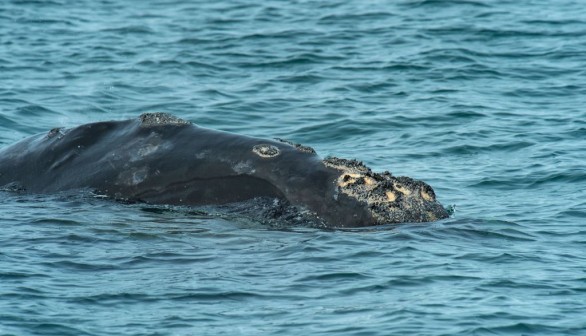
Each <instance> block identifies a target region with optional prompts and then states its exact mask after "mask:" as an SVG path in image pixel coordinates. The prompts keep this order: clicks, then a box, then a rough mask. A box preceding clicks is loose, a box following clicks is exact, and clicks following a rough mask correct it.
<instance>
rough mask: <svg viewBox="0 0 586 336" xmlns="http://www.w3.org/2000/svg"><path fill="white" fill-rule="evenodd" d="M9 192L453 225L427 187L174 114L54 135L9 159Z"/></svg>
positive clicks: (0, 155)
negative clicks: (259, 205) (88, 192)
mask: <svg viewBox="0 0 586 336" xmlns="http://www.w3.org/2000/svg"><path fill="white" fill-rule="evenodd" d="M0 186H4V189H5V190H7V189H18V190H20V191H21V192H29V193H54V192H59V191H69V190H76V189H83V188H90V189H93V190H95V191H96V192H97V193H99V194H101V195H106V196H109V197H112V198H114V199H119V200H127V201H136V202H145V203H150V204H174V205H193V206H199V205H223V204H233V203H238V202H246V201H249V200H252V199H256V198H265V199H273V200H278V201H279V202H281V203H284V204H287V205H290V206H291V207H294V208H295V209H297V210H298V211H299V212H300V213H304V214H308V215H309V216H311V217H312V218H313V219H314V221H315V223H318V224H319V225H320V226H325V227H332V228H335V227H361V226H372V225H380V224H391V223H405V222H430V221H435V220H439V219H443V218H447V217H448V212H447V211H446V209H444V207H443V206H442V205H441V204H440V203H439V202H438V201H437V200H436V196H435V193H434V191H433V189H432V188H431V187H430V186H429V185H428V184H426V183H424V182H422V181H418V180H415V179H412V178H409V177H402V176H401V177H395V176H393V175H392V174H390V173H388V172H384V173H375V172H373V171H372V170H371V169H369V168H368V167H366V166H365V165H364V164H362V163H361V162H358V161H355V160H346V159H339V158H334V157H329V158H326V159H323V160H322V159H321V158H320V157H319V156H317V154H316V153H315V151H314V150H313V149H312V148H310V147H306V146H301V145H297V144H293V143H290V142H288V141H284V140H264V139H259V138H253V137H248V136H243V135H237V134H232V133H228V132H222V131H217V130H211V129H206V128H202V127H198V126H195V125H192V124H191V123H189V122H187V121H184V120H182V119H179V118H177V117H174V116H172V115H170V114H166V113H145V114H142V115H141V116H140V117H139V118H136V119H131V120H124V121H107V122H98V123H92V124H86V125H81V126H78V127H74V128H70V129H53V130H51V131H49V132H48V133H42V134H38V135H35V136H32V137H29V138H26V139H24V140H22V141H20V142H17V143H15V144H13V145H11V146H9V147H6V148H4V149H2V150H0Z"/></svg>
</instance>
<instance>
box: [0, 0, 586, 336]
mask: <svg viewBox="0 0 586 336" xmlns="http://www.w3.org/2000/svg"><path fill="white" fill-rule="evenodd" d="M585 83H586V4H585V2H584V1H579V0H555V1H554V0H549V1H546V0H527V1H512V0H494V1H492V0H491V1H488V0H487V1H480V0H394V1H378V0H366V1H364V0H343V1H342V0H332V1H309V0H308V1H305V0H297V1H293V0H291V1H277V0H264V1H253V0H237V1H236V0H234V1H219V0H218V1H188V0H184V1H175V0H169V1H163V0H152V1H130V0H127V1H118V0H101V1H98V0H81V1H80V0H76V1H73V0H46V1H41V0H39V1H33V0H28V1H24V0H23V1H20V0H19V1H2V2H1V3H0V147H3V146H6V145H9V144H11V143H13V142H16V141H18V140H20V139H23V138H25V137H27V136H29V135H32V134H36V133H39V132H46V131H48V130H49V129H51V128H54V127H72V126H76V125H79V124H82V123H88V122H94V121H102V120H113V119H126V118H134V117H136V116H138V115H139V114H141V113H143V112H155V111H163V112H170V113H173V114H175V115H177V116H179V117H181V118H184V119H187V120H190V121H192V122H194V123H196V124H198V125H201V126H205V127H210V128H215V129H221V130H225V131H231V132H237V133H241V134H246V135H251V136H258V137H263V138H275V137H280V138H285V139H289V140H292V141H295V142H298V143H302V144H305V145H309V146H312V147H314V148H315V149H316V151H317V152H318V154H320V155H321V156H327V155H336V156H339V157H345V158H356V159H358V160H361V161H364V162H365V163H366V164H367V165H369V166H370V167H372V168H373V169H374V170H377V171H382V170H389V171H391V172H392V173H393V174H394V175H406V176H410V177H413V178H417V179H421V180H424V181H426V182H427V183H429V184H430V185H432V186H433V187H434V189H435V191H436V194H437V195H438V198H439V200H440V201H441V202H442V203H443V204H444V205H445V206H454V207H455V209H456V211H455V213H454V214H453V216H452V217H451V218H449V219H446V220H442V221H439V222H435V223H427V224H403V225H394V226H383V227H379V228H367V229H360V230H321V229H315V228H306V227H292V228H286V229H279V230H277V229H274V228H270V227H266V226H263V225H261V224H259V223H253V222H252V223H251V222H250V221H247V220H244V219H242V218H238V217H237V216H236V217H234V216H222V215H214V214H202V213H200V212H197V211H189V210H187V209H174V208H165V207H149V206H145V205H141V204H121V203H117V202H114V201H111V200H107V199H96V198H93V197H91V196H89V195H76V194H73V195H72V194H61V195H25V194H19V193H10V192H1V193H0V335H3V336H4V335H18V336H20V335H60V336H63V335H76V336H77V335H230V336H233V335H279V336H287V335H291V336H298V335H586V313H585V312H586V108H585V106H586V84H585Z"/></svg>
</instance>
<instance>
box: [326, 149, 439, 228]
mask: <svg viewBox="0 0 586 336" xmlns="http://www.w3.org/2000/svg"><path fill="white" fill-rule="evenodd" d="M323 162H324V164H325V165H326V166H327V167H330V168H333V169H336V170H338V171H340V176H339V177H338V179H337V181H336V183H337V189H338V191H339V192H341V193H343V194H346V195H347V196H350V197H352V198H354V199H356V200H358V201H360V202H363V203H364V204H365V205H366V206H367V207H368V208H369V209H370V211H371V214H372V215H373V217H374V218H375V219H376V220H377V221H378V222H380V223H399V222H427V221H433V220H437V219H440V218H445V217H447V213H446V211H445V209H444V208H443V207H442V206H441V204H439V203H438V202H437V201H436V199H435V194H434V192H433V189H432V188H431V187H430V186H429V185H427V184H425V183H424V182H422V181H417V180H414V179H411V178H408V177H404V176H401V177H395V176H392V175H391V174H390V173H389V172H384V173H382V174H379V173H374V172H372V171H371V170H370V169H369V168H368V167H366V166H365V165H364V164H362V162H358V161H356V160H345V159H338V158H333V157H330V158H326V159H325V160H324V161H323Z"/></svg>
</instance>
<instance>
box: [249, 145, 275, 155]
mask: <svg viewBox="0 0 586 336" xmlns="http://www.w3.org/2000/svg"><path fill="white" fill-rule="evenodd" d="M252 151H253V152H254V153H255V154H256V155H258V156H260V157H264V158H271V157H275V156H278V155H279V154H281V151H280V150H279V149H278V148H277V147H275V146H273V145H267V144H260V145H255V146H254V147H252Z"/></svg>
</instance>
